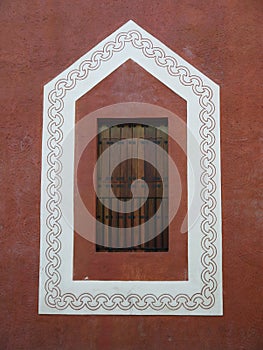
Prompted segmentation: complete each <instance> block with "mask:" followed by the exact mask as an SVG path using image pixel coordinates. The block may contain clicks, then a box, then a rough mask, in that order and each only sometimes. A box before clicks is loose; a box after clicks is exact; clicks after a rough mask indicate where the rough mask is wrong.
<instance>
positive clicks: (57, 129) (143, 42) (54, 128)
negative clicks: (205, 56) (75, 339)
mask: <svg viewBox="0 0 263 350" xmlns="http://www.w3.org/2000/svg"><path fill="white" fill-rule="evenodd" d="M127 43H131V44H132V45H133V47H135V48H136V49H139V50H141V51H142V53H143V54H144V55H145V56H146V57H147V58H149V59H152V60H154V61H155V63H156V64H157V65H158V66H159V67H163V68H164V69H166V70H167V72H168V73H169V74H170V75H171V76H174V77H178V78H179V80H180V82H181V84H183V85H184V86H189V87H191V89H192V91H193V92H194V93H195V94H196V95H197V96H198V98H199V103H200V105H201V107H202V110H201V112H200V114H199V118H200V121H201V123H202V126H201V128H200V130H199V133H200V136H201V139H202V141H201V144H200V149H201V153H202V157H201V167H202V175H201V178H200V181H201V184H202V186H203V187H202V191H201V194H200V195H201V199H202V207H201V215H202V223H201V231H202V234H203V235H202V241H201V245H202V250H203V254H202V256H201V263H202V266H203V267H204V269H203V270H202V273H201V279H202V282H203V284H204V285H203V287H202V290H201V292H200V293H196V294H194V295H192V296H189V295H187V294H178V295H175V296H173V295H170V294H162V295H160V296H159V297H157V296H155V295H154V294H145V295H144V296H139V295H137V294H130V295H127V296H125V295H122V294H113V295H107V294H104V293H100V294H97V295H95V296H94V295H92V294H90V293H83V294H81V295H80V296H79V297H77V296H76V295H74V294H73V293H65V294H62V292H61V290H60V288H59V284H60V281H61V275H60V273H59V268H60V265H61V258H60V256H59V251H60V249H61V241H60V240H59V236H60V234H61V232H62V228H61V225H60V219H61V216H62V212H61V209H60V203H61V192H60V188H61V184H62V178H61V175H60V174H61V170H62V163H61V161H60V158H61V155H62V152H63V150H62V146H61V142H62V140H63V133H62V130H61V127H62V125H63V122H64V119H63V115H62V110H63V108H64V101H63V98H64V97H65V95H66V92H67V91H68V90H71V89H73V88H74V87H75V86H76V83H77V81H78V80H83V79H86V78H87V77H88V75H89V72H90V71H95V70H97V69H98V68H99V67H100V66H101V65H102V64H103V62H106V61H108V60H110V59H111V58H112V56H113V55H114V53H116V52H120V51H121V50H122V49H123V48H124V47H125V45H126V44H127ZM212 98H213V92H212V89H211V88H210V87H208V86H205V85H204V84H203V81H202V79H201V78H200V77H198V76H196V75H191V74H190V71H189V69H188V68H187V67H185V66H179V65H178V62H177V60H176V59H175V58H174V57H171V56H167V55H166V54H165V52H164V50H163V49H161V48H159V47H154V45H153V43H152V42H151V40H149V39H147V38H143V37H142V36H141V34H140V33H139V32H138V31H136V30H131V31H128V32H122V33H119V34H118V35H117V36H116V38H115V41H110V42H108V43H106V44H105V45H104V47H103V49H102V50H101V51H100V50H98V51H96V52H94V53H93V54H92V56H91V59H90V60H84V61H83V62H81V64H80V65H79V68H78V69H74V70H72V71H71V72H69V73H68V75H67V77H66V78H65V79H60V80H59V81H57V82H56V84H55V88H54V89H53V90H52V91H51V92H50V93H49V95H48V101H49V102H50V104H51V105H50V107H49V109H48V116H49V119H50V121H49V123H48V126H47V129H48V133H49V135H50V137H49V139H48V141H47V147H48V149H49V151H50V152H49V154H48V156H47V163H48V166H49V168H48V171H47V178H48V180H49V184H48V186H47V189H46V190H47V193H48V196H49V199H48V201H47V205H46V208H47V210H48V213H49V214H48V217H47V220H46V224H47V227H48V230H49V231H48V233H47V235H46V242H47V245H48V248H47V250H46V252H45V256H46V259H47V261H48V264H47V265H46V268H45V273H46V275H47V277H48V278H47V281H46V283H45V290H46V296H45V302H46V304H47V305H48V306H49V307H51V308H56V309H58V310H63V309H66V308H67V307H71V308H72V309H74V310H80V309H82V308H83V307H87V308H88V309H89V310H92V311H95V310H98V309H100V308H103V309H104V310H108V311H109V310H113V309H115V308H119V309H121V310H124V311H125V310H129V309H132V308H135V309H137V310H146V309H148V308H151V309H153V310H162V309H164V308H165V307H166V308H168V309H170V310H178V309H180V308H181V307H184V308H185V309H187V310H190V311H191V310H195V309H197V308H198V307H201V308H202V309H209V308H211V307H212V306H213V305H214V303H215V297H214V292H215V290H216V288H217V282H216V279H215V278H214V276H215V274H216V272H217V265H216V263H215V261H214V258H215V257H216V255H217V250H216V247H215V245H214V242H215V241H216V239H217V233H216V230H215V228H214V225H215V223H216V215H215V213H214V209H215V207H216V199H215V197H214V193H215V191H216V183H215V181H214V180H213V178H214V176H215V174H216V168H215V165H214V164H213V163H214V160H215V156H216V155H215V150H214V148H213V147H214V144H215V135H214V133H213V129H214V128H215V120H214V118H213V113H214V112H215V106H214V104H213V102H212Z"/></svg>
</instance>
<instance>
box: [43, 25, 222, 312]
mask: <svg viewBox="0 0 263 350" xmlns="http://www.w3.org/2000/svg"><path fill="white" fill-rule="evenodd" d="M128 59H132V60H134V61H135V62H136V63H138V64H139V65H140V66H141V67H143V68H144V69H145V70H146V71H148V72H149V73H150V74H152V75H153V76H154V77H155V78H157V79H158V80H160V81H161V82H162V83H163V84H165V85H166V86H168V87H169V88H170V89H171V90H173V91H174V92H175V93H177V94H178V95H179V96H181V97H182V98H184V99H185V100H186V101H187V128H188V130H187V134H188V133H192V134H193V135H194V137H195V138H196V140H197V141H198V144H199V150H195V157H196V155H197V157H196V160H195V161H194V167H195V169H194V170H195V174H198V178H197V179H192V178H188V199H189V200H191V198H192V197H191V196H192V193H193V191H194V190H195V191H196V190H197V191H198V194H199V196H198V200H197V201H196V203H195V206H196V207H198V208H199V212H200V215H199V218H198V219H197V220H196V221H195V223H194V225H192V226H191V228H189V232H188V235H189V237H188V266H189V271H188V276H189V280H188V281H158V282H153V281H151V282H148V281H89V280H88V281H73V279H72V275H73V266H72V264H73V263H72V261H73V232H72V229H70V228H69V227H68V225H67V222H66V221H65V219H64V217H63V205H62V204H63V196H64V195H65V193H66V191H68V190H69V188H68V184H69V182H68V181H67V186H66V185H65V181H64V180H65V171H64V169H65V165H66V164H67V176H69V177H70V183H71V185H72V186H73V168H72V169H71V168H70V169H69V165H68V164H71V163H72V164H73V162H74V144H72V149H71V151H69V152H67V153H66V154H65V152H64V149H63V140H64V139H65V137H66V135H67V134H68V133H69V132H70V130H72V129H73V128H74V124H75V102H76V100H77V99H79V98H80V97H81V96H82V95H84V94H85V93H87V92H88V91H89V90H91V89H92V88H93V87H94V86H95V85H96V84H98V83H99V82H100V81H102V80H103V79H104V78H105V77H107V76H108V75H109V74H111V73H112V72H113V71H114V70H115V69H117V68H118V67H119V66H120V65H122V64H123V63H124V62H125V61H127V60H128ZM192 152H193V145H191V141H190V139H188V140H187V156H188V158H189V159H191V157H192V158H193V153H192ZM189 166H190V164H189V162H188V169H189ZM191 166H193V164H192V165H191ZM68 170H69V172H68ZM69 174H72V175H69ZM188 174H189V173H188ZM193 187H195V189H194V188H193ZM71 209H72V210H71V213H72V214H71V215H72V216H73V195H72V208H71ZM190 216H191V209H190V211H189V213H188V217H190ZM221 240H222V237H221V179H220V116H219V86H218V85H217V84H216V83H214V82H213V81H212V80H210V79H209V78H207V77H206V76H205V75H204V74H202V73H201V72H199V71H198V70H197V69H196V68H194V67H193V66H192V65H190V64H189V63H187V62H186V61H185V60H183V59H182V58H181V57H180V56H178V55H177V54H176V53H174V52H173V51H172V50H171V49H169V48H168V47H167V46H165V45H164V44H162V43H161V42H160V41H159V40H157V39H156V38H154V37H153V36H152V35H151V34H149V33H148V32H146V31H145V30H144V29H142V28H141V27H139V26H138V25H137V24H136V23H134V22H133V21H129V22H127V23H126V24H125V25H123V26H122V27H120V28H119V29H118V30H116V31H115V32H114V33H113V34H111V35H110V36H108V37H107V38H106V39H105V40H103V41H102V42H100V43H99V44H98V45H97V46H96V47H94V48H93V49H92V50H90V51H89V52H88V53H87V54H85V55H84V56H83V57H81V58H80V59H79V60H77V61H76V62H75V63H74V64H72V65H71V66H70V67H69V68H67V69H66V70H65V71H64V72H62V73H61V74H59V75H58V76H57V77H56V78H54V79H53V80H52V81H50V82H49V83H48V84H47V85H45V87H44V106H43V139H42V178H41V239H40V275H39V313H41V314H71V315H74V314H123V315H125V314H126V315H222V314H223V300H222V248H221V246H222V242H221Z"/></svg>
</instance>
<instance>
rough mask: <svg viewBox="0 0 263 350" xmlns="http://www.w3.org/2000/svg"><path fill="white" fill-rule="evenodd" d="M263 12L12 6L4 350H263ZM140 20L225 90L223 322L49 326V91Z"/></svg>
mask: <svg viewBox="0 0 263 350" xmlns="http://www.w3.org/2000/svg"><path fill="white" fill-rule="evenodd" d="M262 10H263V9H262V2H261V1H256V0H250V1H248V0H242V1H237V0H229V1H226V0H224V1H219V2H217V1H203V0H201V1H193V0H189V1H169V0H163V1H148V0H143V1H138V0H135V1H127V0H122V1H98V2H95V1H86V0H78V1H74V2H73V1H69V0H64V1H60V0H58V1H51V0H49V1H29V0H28V1H27V0H22V1H18V0H14V1H7V0H3V1H1V3H0V20H1V44H2V45H1V51H2V52H1V67H0V69H1V124H0V126H1V127H0V149H1V159H0V168H1V178H0V181H1V195H2V198H1V205H0V215H1V216H0V234H1V236H0V241H1V257H0V260H1V263H0V270H1V277H0V298H1V299H0V300H1V301H0V303H1V304H0V305H1V316H0V325H1V326H0V327H1V336H0V349H12V350H13V349H125V350H126V349H160V348H162V349H200V350H201V349H202V350H203V349H208V350H210V349H219V350H220V349H231V350H232V349H249V350H252V349H253V350H254V349H256V350H257V349H262V347H263V344H262V343H263V341H262V336H261V335H260V322H261V321H262V320H261V319H260V310H261V311H262V289H261V290H260V287H259V285H260V284H261V285H262V273H261V271H262V255H261V256H260V254H262V224H263V222H262V207H260V205H261V206H262V146H261V148H260V143H259V139H260V136H262V117H261V115H260V107H259V106H260V68H261V70H262V66H261V67H260V58H261V61H262V45H261V43H260V34H261V33H260V23H261V22H262ZM129 19H133V20H135V22H137V23H138V24H139V25H141V26H142V27H144V28H145V29H146V30H147V31H149V32H150V33H152V34H153V35H154V36H156V37H157V38H158V39H160V40H161V41H162V42H164V43H165V44H167V45H168V46H169V47H171V48H172V49H173V50H174V51H175V52H177V53H178V54H179V55H181V56H182V57H183V58H185V59H186V60H188V61H189V62H190V63H191V64H193V65H194V66H196V67H197V68H198V69H199V70H201V71H202V72H203V73H204V74H206V75H207V76H208V77H210V78H211V79H213V80H214V81H215V82H217V83H218V84H219V85H220V86H221V128H222V131H221V147H222V199H223V205H222V207H223V248H224V255H223V268H224V270H223V272H224V280H223V282H224V316H223V317H212V318H211V317H164V316H162V317H157V316H147V317H139V316H138V317H137V316H136V317H135V316H132V317H127V316H116V317H112V316H100V317H98V316H82V317H80V316H74V317H69V316H64V317H62V316H43V315H42V316H39V315H38V314H37V299H38V266H39V200H40V164H41V130H42V97H43V96H42V92H43V90H42V89H43V85H44V84H45V83H47V82H48V81H50V80H51V79H52V78H53V77H54V76H56V75H57V74H58V73H60V72H61V71H63V70H64V69H65V68H66V67H68V66H69V65H70V64H71V63H73V62H74V61H75V60H76V59H77V58H79V57H80V56H81V55H83V54H84V53H86V52H87V51H88V50H89V49H91V48H92V47H93V46H94V45H95V44H96V43H98V42H99V41H100V40H102V39H103V38H105V37H106V36H107V35H108V34H110V33H111V32H113V31H114V30H115V29H117V28H118V27H119V26H120V25H122V24H123V23H125V22H126V21H127V20H129Z"/></svg>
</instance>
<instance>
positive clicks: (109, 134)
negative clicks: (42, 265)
mask: <svg viewBox="0 0 263 350" xmlns="http://www.w3.org/2000/svg"><path fill="white" fill-rule="evenodd" d="M167 127H168V125H167V119H166V118H159V119H151V120H146V119H141V120H137V119H136V120H135V119H133V120H127V119H118V120H116V119H100V120H99V122H98V131H99V133H98V158H99V157H100V156H101V155H102V153H103V152H104V151H105V150H107V149H108V148H109V147H111V145H113V144H114V143H116V142H119V143H120V144H121V145H120V150H121V153H122V154H124V155H125V157H126V158H127V159H126V160H125V161H123V162H121V163H120V164H119V165H118V166H117V167H115V169H114V171H113V172H112V175H111V176H110V177H109V176H107V175H108V174H109V171H108V167H109V164H110V161H111V159H107V162H108V163H107V164H105V162H104V163H103V165H101V166H99V167H98V170H97V191H98V193H100V190H101V189H103V202H104V203H105V205H104V204H103V203H102V202H101V201H100V199H99V198H98V197H97V199H96V217H97V220H98V221H100V222H101V223H103V224H105V226H104V228H103V229H102V228H101V227H100V228H99V227H98V226H97V242H100V243H101V244H97V245H96V251H98V252H116V251H125V252H127V251H134V252H136V251H144V252H156V251H158V252H160V251H163V252H166V251H168V224H167V222H168V197H167V196H165V198H164V197H163V194H164V193H163V190H164V186H166V188H168V163H167V160H166V159H164V158H165V157H160V155H158V153H157V152H156V153H155V157H159V158H158V159H156V162H157V164H159V165H160V166H161V167H162V169H163V174H164V176H163V179H162V178H161V176H160V173H159V172H158V170H157V169H155V168H154V167H153V165H152V164H150V163H149V162H147V161H146V160H142V159H139V156H138V154H139V153H140V154H141V153H143V154H144V158H145V159H147V152H149V151H150V150H149V148H148V147H147V145H148V144H149V141H150V142H152V143H154V145H155V147H158V146H159V147H161V148H162V149H163V150H165V151H166V154H167V152H168V135H167ZM127 139H128V140H129V141H128V142H124V140H127ZM135 139H137V142H135ZM138 139H139V140H138ZM152 150H153V149H152V148H151V151H152ZM134 155H135V156H134ZM136 155H137V157H136ZM110 157H111V152H110V150H109V158H110ZM136 179H140V180H144V181H145V182H140V183H139V184H138V183H137V184H135V183H134V181H135V180H136ZM146 184H147V185H148V191H149V192H147V191H146V187H147V185H146ZM132 186H141V189H140V196H134V202H135V203H136V204H137V205H136V207H137V208H139V209H137V208H136V210H134V211H131V212H129V213H124V212H117V211H114V210H112V209H110V208H111V203H110V201H111V200H112V198H111V197H110V195H109V191H110V188H111V189H112V191H113V193H114V195H115V196H116V197H117V198H118V199H119V200H120V201H123V202H124V207H125V202H127V201H129V200H130V199H132V197H133V194H132V192H131V189H132ZM146 192H147V193H146ZM162 200H163V201H164V202H165V205H163V207H162V210H161V212H160V215H159V214H158V215H156V212H157V210H158V208H159V206H160V204H161V201H162ZM152 217H153V218H154V224H153V226H151V227H153V230H156V232H158V229H159V231H160V227H165V229H164V230H163V231H162V232H161V233H159V234H155V233H154V232H147V230H149V228H148V229H147V228H144V227H141V225H142V224H143V223H144V222H147V221H148V220H149V219H150V218H152ZM137 225H140V231H139V236H138V235H137V236H136V237H135V236H133V230H131V234H130V233H128V232H127V230H126V228H134V227H136V226H137ZM113 227H118V228H119V229H120V230H119V234H118V235H117V236H116V235H114V236H113V235H112V228H113ZM152 235H154V238H152V239H148V237H149V236H152ZM116 246H118V248H116ZM122 246H124V247H122ZM127 246H128V247H127Z"/></svg>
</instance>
